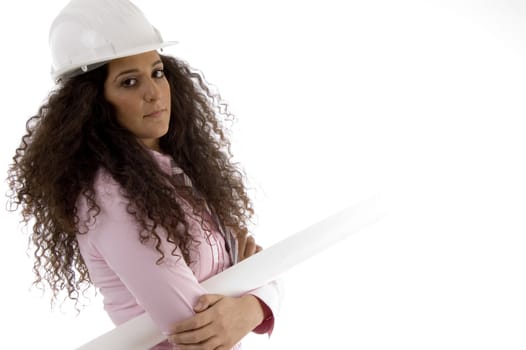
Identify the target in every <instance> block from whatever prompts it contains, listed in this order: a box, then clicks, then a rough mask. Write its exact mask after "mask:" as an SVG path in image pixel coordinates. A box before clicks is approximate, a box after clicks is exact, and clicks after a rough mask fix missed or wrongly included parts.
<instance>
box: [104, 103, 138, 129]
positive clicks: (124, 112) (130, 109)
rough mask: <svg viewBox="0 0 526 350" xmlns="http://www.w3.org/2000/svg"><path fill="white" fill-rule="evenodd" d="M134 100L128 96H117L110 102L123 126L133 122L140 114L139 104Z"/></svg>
mask: <svg viewBox="0 0 526 350" xmlns="http://www.w3.org/2000/svg"><path fill="white" fill-rule="evenodd" d="M134 101H135V99H134V98H131V97H130V96H119V97H117V98H113V100H112V101H111V102H110V103H111V104H112V105H113V106H114V108H115V111H116V113H117V120H118V121H119V123H121V124H123V125H124V126H127V125H130V124H133V123H134V121H135V120H136V119H137V118H138V117H140V116H142V113H141V107H140V105H139V104H138V103H134Z"/></svg>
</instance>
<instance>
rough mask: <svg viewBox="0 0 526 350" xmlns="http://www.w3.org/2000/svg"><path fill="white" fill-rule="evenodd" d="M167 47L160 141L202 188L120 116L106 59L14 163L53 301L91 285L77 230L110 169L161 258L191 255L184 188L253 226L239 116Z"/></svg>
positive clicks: (65, 87) (55, 97)
mask: <svg viewBox="0 0 526 350" xmlns="http://www.w3.org/2000/svg"><path fill="white" fill-rule="evenodd" d="M160 56H161V60H162V62H163V64H164V71H165V76H166V78H167V79H168V82H169V84H170V92H171V117H170V124H169V130H168V132H167V134H166V135H164V136H163V137H162V138H161V139H160V140H159V146H160V148H161V151H162V152H163V153H165V154H168V155H170V156H171V157H173V159H174V161H175V163H176V164H177V165H178V166H179V167H180V168H182V169H183V171H184V172H185V173H186V174H187V175H188V176H189V177H190V178H191V180H192V183H193V186H194V188H195V189H196V190H197V191H189V190H188V188H186V187H185V186H183V185H181V184H180V182H178V181H176V180H175V178H174V177H172V176H170V175H169V174H165V173H164V172H163V171H162V170H161V169H160V167H159V166H158V165H157V164H156V162H155V161H154V159H153V157H152V155H151V153H150V152H148V151H147V150H146V149H145V148H144V146H142V145H141V144H140V143H139V142H138V141H137V139H136V137H135V136H134V135H133V134H132V133H131V132H129V131H128V130H127V129H125V128H124V127H122V126H121V125H119V124H118V122H117V119H116V117H115V110H114V108H113V107H112V106H111V105H110V103H108V102H107V101H106V100H105V98H104V81H105V79H106V76H107V66H106V65H104V66H102V67H100V68H97V69H95V70H93V71H90V72H88V73H85V74H82V75H79V76H77V77H74V78H71V79H68V80H66V81H64V82H62V83H61V84H60V85H58V86H57V87H56V88H55V89H54V90H52V91H51V93H50V94H49V96H48V98H47V100H46V102H45V103H44V104H43V105H42V106H41V107H40V108H39V110H38V113H37V114H36V115H35V116H33V117H31V118H30V119H29V120H28V121H27V124H26V130H27V132H26V134H25V135H24V136H23V137H22V141H21V144H20V146H19V147H18V148H17V149H16V152H15V155H14V157H13V163H12V164H11V165H10V168H9V171H8V183H9V187H10V190H9V193H8V197H9V201H8V204H9V207H10V210H13V211H15V210H18V209H19V207H20V206H22V210H21V214H22V220H23V222H24V223H25V224H26V225H28V224H29V223H31V225H32V233H31V234H30V235H31V236H30V242H31V243H32V244H31V245H32V246H33V247H30V249H31V250H32V251H33V254H34V258H35V260H34V266H33V271H34V273H35V274H36V277H35V281H34V284H35V285H37V286H40V287H43V288H44V289H45V287H46V284H47V286H48V287H50V289H51V291H52V298H51V301H52V304H53V302H54V301H56V300H57V297H58V295H59V294H60V293H61V292H64V291H65V292H66V293H67V297H69V298H70V299H72V300H74V301H75V304H77V302H78V301H79V296H80V293H79V292H81V291H84V290H86V289H88V287H89V286H90V285H91V280H90V277H89V273H88V269H87V267H86V265H85V263H84V261H83V259H82V256H81V254H80V251H79V247H78V243H77V240H76V235H77V234H83V233H85V232H80V231H82V230H79V227H80V226H81V225H79V223H80V219H79V216H78V213H77V210H76V203H77V200H78V198H79V196H81V195H84V196H85V197H86V199H87V202H88V207H89V213H91V217H96V216H97V214H98V213H100V207H99V206H98V205H97V201H96V193H95V189H94V180H95V176H96V173H97V171H99V170H100V169H104V170H105V171H107V172H108V173H109V174H110V175H111V176H112V177H113V179H114V180H115V181H116V182H117V183H118V184H119V185H120V186H121V187H122V189H123V190H124V193H125V196H126V197H127V199H128V200H129V205H128V212H129V213H130V214H133V215H134V216H135V218H136V219H137V221H138V223H140V226H141V228H142V231H141V232H140V235H139V237H138V239H140V240H141V241H142V242H145V241H147V240H150V239H153V240H154V242H155V246H156V249H157V250H158V252H159V260H158V261H157V262H158V263H162V260H163V258H164V256H165V254H166V253H169V254H173V255H175V250H176V247H179V248H180V249H181V252H182V253H183V258H184V259H185V260H186V261H187V262H189V247H190V243H191V242H192V237H191V236H190V234H189V233H188V226H187V223H186V221H185V215H184V212H183V210H182V209H181V207H180V205H179V204H178V202H177V201H176V200H175V198H176V194H175V193H177V194H178V195H183V196H184V197H185V198H187V199H190V200H191V202H192V204H193V205H194V207H198V206H200V205H201V206H202V205H203V204H204V201H205V200H206V202H207V204H208V205H209V207H210V208H212V210H214V211H215V213H216V214H217V216H218V218H219V220H220V221H221V222H222V224H223V225H224V227H226V228H227V229H229V230H230V231H231V232H232V233H233V234H234V235H235V236H236V237H238V238H240V237H244V236H246V235H247V232H248V223H249V222H250V219H251V217H252V215H253V214H254V211H253V208H252V203H251V201H250V199H249V197H248V194H247V190H246V187H245V185H244V173H243V172H242V171H241V170H240V168H239V166H238V165H237V164H236V163H234V162H233V161H232V154H231V150H230V141H229V140H228V137H227V136H228V135H227V129H226V128H225V126H224V122H225V121H233V120H234V116H233V115H232V114H231V113H230V112H229V110H228V106H227V104H226V103H225V102H224V101H223V100H222V99H221V97H220V95H219V94H218V93H217V92H215V91H214V89H212V87H211V86H210V85H209V84H208V83H207V82H206V80H205V79H204V77H203V75H202V74H201V73H200V72H198V71H196V70H194V69H193V68H191V67H190V66H189V65H188V64H187V63H186V62H184V61H182V60H180V59H177V58H175V57H171V56H164V55H160ZM145 179H148V181H145ZM195 193H199V195H195ZM181 224H183V226H184V230H181V229H180V228H181V226H180V225H181ZM159 227H161V228H163V229H164V231H165V232H166V235H167V237H166V238H165V239H167V240H168V242H170V243H172V244H173V247H174V248H173V250H172V251H171V252H164V251H163V250H162V249H161V248H160V247H161V237H160V236H159V235H158V233H157V232H158V230H157V229H158V228H159Z"/></svg>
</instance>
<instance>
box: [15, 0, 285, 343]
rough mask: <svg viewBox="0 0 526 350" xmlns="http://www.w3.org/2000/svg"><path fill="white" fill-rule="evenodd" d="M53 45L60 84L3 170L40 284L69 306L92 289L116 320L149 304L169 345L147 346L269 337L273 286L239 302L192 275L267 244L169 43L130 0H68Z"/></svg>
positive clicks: (212, 98)
mask: <svg viewBox="0 0 526 350" xmlns="http://www.w3.org/2000/svg"><path fill="white" fill-rule="evenodd" d="M116 23H117V24H118V25H116ZM75 30H76V31H78V33H75ZM145 32H148V33H147V34H145ZM123 34H125V35H123ZM71 38H73V39H74V40H71ZM79 38H81V39H82V40H80V39H79ZM86 38H88V39H89V40H88V39H86ZM50 42H51V50H52V56H53V69H52V72H53V73H52V74H53V77H54V78H55V79H56V80H57V81H58V82H59V83H58V85H57V87H56V88H55V89H54V91H52V92H51V94H50V96H49V98H48V100H47V102H46V103H44V104H43V105H42V106H41V108H40V109H39V112H38V113H37V115H36V116H33V117H32V118H31V119H30V120H29V121H28V123H27V134H26V135H25V136H24V137H23V138H22V143H21V146H20V147H19V148H18V149H17V150H16V154H15V156H14V157H13V160H14V162H13V164H12V165H11V168H10V170H9V182H10V187H11V190H12V196H11V202H12V203H13V204H15V206H17V207H18V206H19V205H21V206H22V208H23V210H22V214H23V218H24V220H25V222H26V223H29V222H32V223H34V224H33V234H32V242H33V244H34V246H35V253H34V255H35V258H36V259H35V265H34V271H35V273H36V281H35V282H36V283H39V284H42V283H43V282H47V283H48V284H49V286H50V288H51V290H52V292H53V298H54V299H57V297H58V296H59V294H60V292H61V291H66V292H67V295H68V297H69V298H71V299H72V300H74V301H75V302H78V301H79V295H80V292H81V291H83V290H84V289H85V287H86V286H87V285H89V284H93V285H94V286H95V287H96V288H98V289H99V290H100V292H101V294H102V295H103V297H104V307H105V310H106V311H107V313H108V314H109V316H110V317H111V319H112V321H113V322H114V323H115V324H116V325H118V324H121V323H123V322H125V321H127V320H129V319H131V318H133V317H136V316H138V315H140V314H141V313H143V312H145V311H146V312H148V314H149V315H150V316H151V318H152V319H153V321H154V322H155V323H156V324H157V325H158V327H159V328H160V329H161V330H162V331H163V333H164V334H166V335H167V337H168V340H169V342H170V343H171V344H170V343H169V342H168V341H166V342H163V343H161V344H159V345H157V346H156V347H155V349H171V348H172V346H173V347H174V348H177V349H230V348H232V347H235V348H236V349H238V348H240V345H239V341H240V340H241V338H243V337H244V336H245V335H246V334H247V333H249V332H251V331H254V332H256V333H268V334H270V333H271V332H272V329H273V326H274V315H275V314H276V312H277V308H278V304H279V288H278V286H277V284H276V283H270V284H268V285H266V286H263V287H261V288H259V289H256V290H254V291H251V292H250V293H247V294H246V295H243V296H240V297H237V298H232V297H225V296H221V295H208V294H206V291H205V290H204V289H203V288H202V287H201V286H200V284H199V282H200V281H203V280H205V279H207V278H209V277H210V276H212V275H214V274H217V273H218V272H220V271H222V270H224V269H225V268H227V267H228V266H230V265H231V264H233V263H236V262H237V261H238V260H242V259H244V258H246V257H248V256H250V255H252V254H254V253H256V252H257V251H259V250H260V249H261V248H260V247H258V246H257V245H256V244H255V242H254V240H253V239H252V238H251V237H248V230H247V223H248V221H249V220H250V218H251V215H252V214H253V210H252V207H251V202H250V199H249V198H248V196H247V193H246V189H245V187H244V184H243V178H242V175H241V173H240V171H239V170H238V169H237V168H236V167H235V166H234V165H233V163H232V162H231V154H230V153H229V150H228V149H229V148H228V147H229V141H228V140H227V138H226V137H225V134H224V132H223V130H222V126H221V122H220V120H219V119H218V117H220V116H223V117H225V116H226V117H231V116H230V115H229V114H228V112H226V109H225V108H224V104H223V103H222V102H221V100H220V99H219V97H218V96H216V95H213V94H212V93H211V92H210V90H209V89H208V87H207V85H206V83H205V82H204V80H203V79H202V78H201V76H200V75H199V74H197V73H195V72H194V71H192V69H191V68H190V67H189V66H188V65H187V64H186V63H184V62H182V61H181V60H179V59H176V58H174V57H169V56H164V55H160V54H159V53H158V52H157V51H156V50H157V49H159V48H162V47H164V46H167V45H168V44H170V43H169V42H164V41H163V40H162V38H161V37H160V34H159V33H158V32H157V30H155V28H154V27H152V26H151V24H149V22H148V21H147V20H146V18H145V17H144V15H143V14H142V13H141V12H140V10H139V9H137V8H136V7H135V6H133V5H132V4H131V3H130V2H128V1H125V0H111V1H110V0H73V1H71V2H70V3H69V4H68V6H66V7H65V8H64V10H63V11H62V12H61V13H60V14H59V16H57V18H56V19H55V21H54V23H53V25H52V30H51V33H50ZM101 43H102V44H104V45H106V44H108V43H109V44H108V47H109V48H108V50H107V51H105V50H106V48H105V47H104V46H103V45H102V44H101ZM99 44H100V45H99ZM79 45H80V46H79ZM97 45H99V46H97Z"/></svg>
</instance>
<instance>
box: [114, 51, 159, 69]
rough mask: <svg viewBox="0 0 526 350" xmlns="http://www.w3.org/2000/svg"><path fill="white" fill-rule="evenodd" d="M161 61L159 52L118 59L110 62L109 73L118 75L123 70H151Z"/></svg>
mask: <svg viewBox="0 0 526 350" xmlns="http://www.w3.org/2000/svg"><path fill="white" fill-rule="evenodd" d="M160 59H161V58H160V56H159V54H158V53H157V51H148V52H144V53H141V54H138V55H133V56H126V57H122V58H117V59H114V60H111V61H109V62H108V72H109V74H112V73H117V74H118V73H119V71H121V70H129V69H138V70H141V69H150V68H151V67H152V65H153V64H154V63H156V62H158V61H159V60H160Z"/></svg>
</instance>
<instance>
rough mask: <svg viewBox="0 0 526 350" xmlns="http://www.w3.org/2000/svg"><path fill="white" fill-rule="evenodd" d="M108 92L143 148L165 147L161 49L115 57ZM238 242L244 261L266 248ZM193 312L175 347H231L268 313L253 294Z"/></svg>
mask: <svg viewBox="0 0 526 350" xmlns="http://www.w3.org/2000/svg"><path fill="white" fill-rule="evenodd" d="M104 96H105V98H106V100H107V101H108V102H109V103H110V104H112V105H113V107H114V108H115V110H116V117H117V121H118V122H119V124H121V125H122V126H123V127H125V128H126V129H128V130H129V131H131V132H132V133H133V134H134V135H135V136H136V137H137V140H138V141H139V142H141V143H142V144H143V145H144V146H146V147H148V148H150V149H153V150H156V151H160V148H159V138H160V137H162V136H163V135H165V134H166V133H167V132H168V126H169V121H170V86H169V83H168V80H167V79H166V77H165V76H164V72H163V64H162V62H161V60H160V57H159V55H158V53H157V52H156V51H150V52H146V53H142V54H139V55H134V56H128V57H124V58H119V59H116V60H113V61H110V62H109V63H108V76H107V78H106V81H105V83H104ZM238 243H239V244H238V246H239V248H238V249H239V250H238V253H239V257H240V259H241V260H244V259H246V258H248V257H250V256H251V255H253V254H256V253H257V252H259V251H261V247H260V246H258V245H256V242H255V240H254V238H253V237H251V236H249V237H246V238H244V239H242V240H240V241H239V242H238ZM194 311H195V313H196V314H195V316H193V317H190V318H189V319H186V320H183V321H181V322H179V323H177V324H175V325H174V326H173V329H172V334H171V335H170V337H169V341H170V342H171V343H172V344H174V349H181V350H191V349H192V350H196V349H199V350H208V349H210V350H212V349H214V350H220V349H225V350H227V349H231V348H232V347H233V346H234V345H235V344H237V343H238V342H239V341H240V340H241V339H242V338H243V337H244V336H245V335H246V334H248V333H249V332H251V331H252V330H253V329H254V328H256V327H257V326H258V325H259V324H260V323H261V322H262V321H263V319H264V317H265V314H264V311H263V307H262V305H261V304H260V301H259V299H257V298H256V297H255V296H253V295H244V296H242V297H238V298H232V297H226V296H223V295H217V294H205V295H203V296H201V297H200V298H199V300H198V302H197V304H196V305H195V307H194Z"/></svg>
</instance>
